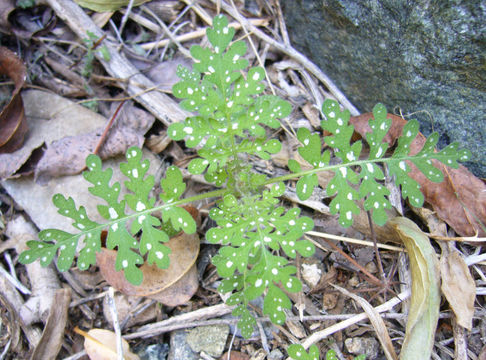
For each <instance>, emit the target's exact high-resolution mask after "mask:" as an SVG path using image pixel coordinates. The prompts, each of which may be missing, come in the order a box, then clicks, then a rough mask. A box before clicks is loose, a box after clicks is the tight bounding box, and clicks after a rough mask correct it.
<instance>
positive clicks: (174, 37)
mask: <svg viewBox="0 0 486 360" xmlns="http://www.w3.org/2000/svg"><path fill="white" fill-rule="evenodd" d="M142 9H143V11H145V12H146V13H147V14H149V15H150V16H152V17H153V18H154V19H155V20H156V21H157V23H158V24H159V25H160V26H161V27H162V29H163V30H164V32H165V33H166V35H167V36H168V37H169V39H170V41H171V42H173V43H174V44H176V45H177V48H178V49H179V51H180V52H181V53H182V54H184V56H186V57H191V54H190V53H189V51H188V50H187V49H186V48H185V47H184V46H182V45H181V43H180V42H179V41H178V40H177V37H176V36H175V35H174V34H172V32H171V31H170V30H169V28H168V27H167V25H165V23H164V22H163V21H162V20H160V19H159V18H158V17H157V15H155V14H154V12H153V11H152V10H150V9H149V8H148V7H146V6H142Z"/></svg>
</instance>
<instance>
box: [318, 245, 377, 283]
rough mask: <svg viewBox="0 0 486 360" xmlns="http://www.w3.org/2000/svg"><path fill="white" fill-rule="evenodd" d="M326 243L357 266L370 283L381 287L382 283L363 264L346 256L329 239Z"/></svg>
mask: <svg viewBox="0 0 486 360" xmlns="http://www.w3.org/2000/svg"><path fill="white" fill-rule="evenodd" d="M324 241H325V242H326V244H328V245H329V246H330V247H332V248H333V249H334V250H336V251H337V252H338V253H340V254H341V255H342V256H343V257H345V258H346V259H347V260H348V261H349V262H350V263H351V264H353V265H354V266H356V267H357V268H358V269H359V270H360V271H361V272H362V273H363V275H364V276H366V277H367V278H368V280H369V281H370V282H372V283H373V284H375V285H378V286H381V281H380V280H379V279H378V278H376V277H375V276H374V275H373V274H371V273H370V272H369V271H368V270H366V268H365V267H364V266H362V265H361V264H359V263H358V262H357V261H356V260H354V259H353V258H352V257H351V256H349V255H348V254H346V253H345V252H344V251H343V250H341V249H340V248H339V247H338V246H336V244H334V243H333V242H331V241H329V240H327V239H324Z"/></svg>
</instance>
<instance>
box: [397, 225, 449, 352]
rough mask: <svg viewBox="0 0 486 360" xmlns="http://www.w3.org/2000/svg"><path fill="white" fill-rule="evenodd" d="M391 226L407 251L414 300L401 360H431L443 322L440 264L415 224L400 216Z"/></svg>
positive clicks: (412, 299) (411, 304) (411, 303)
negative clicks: (440, 311) (439, 327)
mask: <svg viewBox="0 0 486 360" xmlns="http://www.w3.org/2000/svg"><path fill="white" fill-rule="evenodd" d="M389 223H390V225H392V227H393V228H394V229H395V231H396V234H397V237H398V238H400V239H401V240H402V241H403V243H404V245H405V247H406V248H407V252H408V255H409V258H410V270H411V272H412V297H411V301H410V311H409V314H408V321H407V328H406V332H405V339H404V340H403V345H402V351H401V353H400V359H401V360H411V359H429V358H430V354H431V353H432V347H433V346H434V336H435V330H436V328H437V321H438V319H439V305H440V288H439V286H440V279H439V261H438V260H437V255H436V253H435V251H434V248H433V247H432V245H431V244H430V240H429V238H428V237H427V236H425V235H424V233H423V232H422V231H421V230H420V228H419V227H418V226H417V225H416V224H415V223H414V222H413V221H411V220H409V219H407V218H404V217H396V218H394V219H392V220H390V221H389Z"/></svg>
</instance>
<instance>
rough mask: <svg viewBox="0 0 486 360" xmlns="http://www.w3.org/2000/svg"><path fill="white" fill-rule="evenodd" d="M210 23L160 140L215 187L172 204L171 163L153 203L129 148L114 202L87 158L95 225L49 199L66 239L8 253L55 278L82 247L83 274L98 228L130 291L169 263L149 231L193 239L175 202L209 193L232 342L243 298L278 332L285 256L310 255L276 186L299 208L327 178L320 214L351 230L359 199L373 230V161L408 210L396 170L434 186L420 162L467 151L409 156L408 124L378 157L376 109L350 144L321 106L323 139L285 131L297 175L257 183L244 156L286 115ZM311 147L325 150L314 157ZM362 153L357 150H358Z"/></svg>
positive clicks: (452, 159)
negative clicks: (289, 185) (325, 174)
mask: <svg viewBox="0 0 486 360" xmlns="http://www.w3.org/2000/svg"><path fill="white" fill-rule="evenodd" d="M213 26H214V27H213V28H208V29H207V37H208V39H209V42H210V43H211V45H212V47H211V48H203V47H201V46H197V45H196V46H193V47H192V48H191V55H192V56H193V58H194V60H195V63H194V68H193V70H192V71H191V70H189V69H186V68H183V67H180V68H179V69H178V71H177V74H178V76H179V77H180V78H181V81H180V82H179V83H177V84H176V85H174V87H173V94H174V96H175V97H177V98H179V99H182V101H181V103H180V106H181V107H182V108H183V109H185V110H188V111H191V112H193V113H195V114H196V115H194V116H192V117H189V118H187V119H186V120H185V121H184V122H182V123H176V124H172V125H171V126H170V127H169V128H168V135H169V136H170V137H171V138H172V139H174V140H185V144H186V146H187V147H189V148H197V154H198V155H199V157H198V158H195V159H193V160H192V161H191V162H190V163H189V166H188V169H189V172H190V173H192V174H204V177H205V179H206V180H207V181H209V182H211V183H214V185H215V186H217V187H221V189H218V190H215V191H212V192H208V193H205V194H199V195H197V196H193V197H189V198H181V196H182V195H183V193H184V191H185V189H186V185H185V183H184V182H183V178H182V175H181V171H180V170H179V169H178V168H177V167H175V166H171V167H169V168H168V169H167V172H166V174H165V178H163V179H162V180H161V184H160V186H161V188H162V193H161V195H160V198H159V203H158V204H157V206H155V203H156V199H155V198H154V197H151V195H150V194H151V190H152V188H153V186H154V177H153V176H146V172H147V170H148V168H149V162H148V160H142V152H141V150H140V149H138V148H130V149H128V151H127V153H126V159H127V162H126V163H122V164H121V165H120V169H121V171H122V173H123V174H124V175H125V176H126V177H127V181H125V183H124V185H125V187H126V189H127V190H128V191H129V193H128V194H127V195H125V196H124V197H123V199H122V200H120V199H119V194H120V189H121V185H120V184H119V183H114V184H111V177H112V173H113V171H112V169H109V168H108V169H106V170H103V169H102V166H101V160H100V159H99V158H98V157H97V156H95V155H90V156H88V158H87V160H86V165H87V167H88V170H87V171H86V172H84V173H83V176H84V177H85V179H86V180H87V181H88V182H90V183H91V184H92V186H91V187H90V188H89V191H90V192H91V193H92V194H93V195H95V196H97V197H99V198H101V199H103V200H104V201H105V202H106V204H104V205H98V211H99V213H100V214H101V216H102V217H103V218H104V219H106V221H105V222H103V223H101V224H100V223H96V222H94V221H92V220H90V219H89V218H88V216H87V214H86V211H85V209H84V207H82V206H81V207H79V208H78V207H76V205H75V204H74V201H73V199H72V198H65V197H64V196H63V195H60V194H57V195H55V196H54V198H53V202H54V205H55V206H56V207H57V208H58V209H59V213H60V214H62V215H64V216H66V217H69V218H71V219H73V220H74V222H73V226H74V227H75V228H77V230H78V231H77V232H76V233H74V234H72V233H68V232H65V231H61V230H57V229H47V230H42V231H41V232H40V233H39V239H40V241H29V242H28V243H27V245H28V246H29V248H30V249H29V250H27V251H25V252H23V253H22V254H21V255H20V261H21V262H22V263H24V264H27V263H31V262H33V261H35V260H36V259H40V262H41V264H42V265H44V266H46V265H48V264H49V263H50V262H51V261H52V259H53V258H54V256H55V254H56V253H58V258H57V265H58V268H59V270H61V271H65V270H67V269H69V268H70V267H71V265H72V262H73V259H74V257H75V253H76V249H77V247H78V243H79V242H82V243H83V245H84V247H83V248H82V249H81V251H80V252H79V254H78V256H77V266H78V268H79V269H81V270H86V269H88V267H89V266H90V265H93V264H95V261H96V257H95V253H96V252H97V251H100V246H101V244H100V243H101V241H100V236H101V232H102V230H107V231H108V235H107V240H106V247H107V248H108V249H115V248H116V249H117V258H116V265H115V267H116V270H117V271H123V272H124V274H125V277H126V279H127V280H128V281H129V282H130V283H132V284H135V285H137V284H140V283H141V282H142V276H143V275H142V271H141V270H140V269H139V266H140V265H141V264H142V263H143V262H144V261H147V262H148V263H149V264H153V263H155V264H156V265H157V266H158V267H160V268H166V267H167V266H168V265H169V258H168V253H169V249H168V248H167V247H166V246H165V245H164V243H165V242H166V241H168V239H169V235H168V234H167V232H166V230H164V229H165V228H166V227H164V226H161V225H163V224H168V223H170V225H171V226H172V227H173V228H174V229H175V230H176V231H180V230H182V231H184V232H186V233H188V234H191V233H194V232H195V231H196V223H195V222H194V220H193V218H192V217H191V215H190V214H189V213H188V212H187V211H186V210H184V209H183V208H181V207H180V205H182V204H185V203H189V202H192V201H197V200H201V199H204V198H212V197H216V196H217V197H220V200H219V201H218V203H217V206H216V207H214V208H213V209H211V211H210V213H209V216H210V217H211V218H212V219H213V220H214V221H215V222H216V224H217V226H216V227H213V228H211V229H209V230H208V231H207V233H206V239H207V240H208V241H209V242H211V243H215V244H221V248H220V250H219V253H218V254H217V255H216V256H215V257H214V258H213V263H214V265H215V266H216V267H217V270H218V273H219V275H220V276H221V277H222V278H223V280H222V282H221V285H220V286H219V291H220V292H221V293H231V295H230V296H229V297H228V299H227V304H229V305H234V306H235V308H234V311H233V313H234V315H236V316H238V317H239V319H240V320H239V323H238V326H239V328H240V329H241V332H242V334H243V336H245V337H249V336H250V335H251V334H252V332H253V329H254V325H255V318H254V315H253V314H252V312H251V311H250V310H249V307H248V303H249V301H251V300H253V299H255V298H257V297H259V296H261V295H263V296H264V303H263V313H264V314H265V315H268V316H269V318H270V319H271V321H272V322H274V323H275V324H282V323H283V322H284V320H285V312H284V310H285V309H290V307H291V302H290V300H289V298H288V296H287V295H286V293H285V292H286V291H288V292H298V291H300V290H301V288H302V284H301V282H300V280H299V279H298V278H297V277H296V275H295V274H296V267H295V266H294V265H293V264H292V260H290V261H289V259H295V257H296V256H297V253H299V254H300V255H301V256H304V257H308V256H311V255H312V254H313V253H314V246H313V245H312V243H311V242H309V241H308V240H304V239H302V237H303V235H304V233H305V232H307V231H309V230H311V229H312V228H313V226H314V224H313V221H312V219H311V218H309V217H306V216H300V209H299V208H292V209H290V210H287V209H286V208H284V207H283V206H281V205H279V203H280V200H279V198H280V196H281V195H282V194H283V193H284V191H285V184H284V181H286V180H290V179H298V182H297V185H296V191H297V194H298V196H299V198H300V199H302V200H305V199H308V198H309V197H310V196H311V194H312V192H313V190H314V188H315V187H316V186H317V185H318V181H317V173H319V172H321V171H331V172H332V173H333V174H334V177H333V179H332V180H331V181H330V182H329V184H328V186H327V188H326V191H327V194H328V195H329V196H333V199H332V201H331V203H330V210H331V212H332V213H333V214H338V215H339V222H340V224H341V225H343V226H351V225H352V223H353V216H354V215H356V214H358V213H359V212H360V208H359V206H358V205H357V201H358V200H360V199H364V209H365V210H369V211H370V212H371V214H372V218H373V220H374V222H375V223H376V224H378V225H383V224H385V222H386V220H387V215H386V209H388V208H390V207H391V205H390V202H389V200H388V198H387V196H388V195H389V191H388V190H387V188H386V187H385V186H383V183H382V181H383V179H384V175H383V170H382V168H381V167H380V164H381V165H382V166H383V165H384V166H387V167H388V170H389V172H390V174H391V175H393V176H394V177H395V180H396V183H397V184H398V185H399V186H400V188H401V191H402V195H403V197H404V198H405V199H407V200H408V201H409V202H410V204H411V205H413V206H416V207H420V206H422V204H423V201H424V198H423V195H422V193H421V192H420V186H419V184H418V183H417V182H416V181H415V180H413V179H411V178H410V177H409V176H408V173H409V171H410V166H409V164H408V163H407V162H412V163H414V164H415V165H416V166H417V168H418V169H419V170H420V171H422V172H423V173H424V174H425V176H427V178H428V179H430V180H432V181H434V182H441V181H442V179H443V175H442V173H441V171H440V170H439V169H437V168H435V167H434V166H433V165H432V159H437V160H439V161H440V162H442V163H444V164H446V165H447V166H451V167H457V166H458V164H457V161H458V160H461V161H464V160H467V159H468V158H469V153H468V152H467V151H465V150H458V144H456V143H454V144H451V145H449V146H447V147H446V148H445V149H443V150H441V151H439V152H435V151H434V147H435V145H436V143H437V138H438V136H437V134H432V135H431V136H430V137H429V138H428V139H427V141H426V143H425V145H424V147H423V149H422V150H421V151H420V152H419V153H418V154H416V155H413V156H411V155H409V150H410V144H411V142H412V141H413V140H414V139H415V137H416V136H417V134H418V131H419V126H418V123H417V121H413V120H412V121H409V122H408V123H407V124H406V125H405V127H404V129H403V134H402V136H401V137H400V138H399V140H398V144H397V146H396V148H395V149H394V150H393V153H392V155H391V156H389V157H385V155H386V153H387V151H390V150H391V149H388V144H387V143H385V142H383V138H384V136H385V135H386V133H387V132H388V130H389V129H390V126H391V120H389V119H387V118H386V115H387V112H386V109H385V107H384V106H383V105H380V104H378V105H376V106H375V108H374V109H373V114H374V120H370V122H369V125H370V128H371V132H369V133H368V134H367V135H366V139H365V140H366V142H362V141H357V142H354V143H351V142H350V141H351V136H352V134H353V126H352V125H351V124H349V118H350V114H349V112H348V111H341V109H340V107H339V105H338V103H337V102H335V101H332V100H326V101H325V102H324V105H323V107H322V111H323V113H324V115H325V119H324V120H323V121H322V123H321V127H322V129H323V130H326V131H327V132H328V133H330V134H331V135H329V136H325V137H324V138H323V139H322V137H321V135H320V134H319V133H311V132H310V131H309V130H308V129H299V130H298V132H297V137H298V140H299V141H300V143H301V144H302V145H301V146H300V148H299V149H298V151H299V154H300V155H301V156H302V158H303V159H304V160H305V161H306V162H307V163H308V164H309V165H310V166H311V169H309V170H302V168H301V166H300V165H299V163H297V161H295V160H289V164H288V165H289V169H290V170H291V172H292V173H290V174H288V175H285V176H280V177H276V178H268V177H266V176H265V175H262V174H258V173H256V172H255V171H253V169H252V165H251V162H250V161H249V159H250V157H251V156H254V157H258V158H261V159H263V160H269V159H270V156H271V154H275V153H277V152H279V150H280V148H281V143H280V141H279V140H278V139H276V138H272V139H269V138H268V136H267V130H266V129H267V128H271V129H278V128H279V127H280V119H282V118H285V117H287V116H288V115H289V114H290V112H291V106H290V104H289V103H288V102H286V101H284V100H282V99H281V98H279V97H277V96H273V95H264V94H263V93H264V90H265V86H264V78H265V71H264V69H263V68H261V67H252V68H250V69H249V70H248V71H247V72H246V73H243V70H244V69H246V68H247V67H248V60H246V59H245V58H244V57H243V56H244V55H245V53H246V44H245V42H243V41H235V42H232V39H233V36H234V34H235V30H234V29H233V28H231V27H229V26H228V20H227V19H226V18H225V17H224V16H216V17H215V19H214V24H213ZM322 140H323V141H324V143H325V145H326V146H327V148H328V149H327V150H325V151H323V152H322V151H321V149H322V148H323V144H322ZM364 146H366V147H367V148H369V150H368V151H366V152H362V150H363V147H364ZM365 153H366V154H367V155H365ZM332 155H334V156H336V157H337V158H339V161H338V164H334V165H330V159H331V156H332ZM154 213H156V214H157V213H158V214H160V216H158V217H157V216H154ZM159 218H160V219H161V220H159ZM140 234H141V235H140Z"/></svg>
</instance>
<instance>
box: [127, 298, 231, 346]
mask: <svg viewBox="0 0 486 360" xmlns="http://www.w3.org/2000/svg"><path fill="white" fill-rule="evenodd" d="M231 311H233V308H232V307H231V306H228V305H226V304H219V305H215V306H210V307H206V308H202V309H198V310H195V311H192V312H190V313H186V314H182V315H177V316H173V317H171V318H170V319H167V320H162V321H159V322H156V323H153V324H149V325H145V326H142V327H141V328H140V329H138V331H137V332H134V333H131V334H128V335H125V336H124V338H125V339H135V338H138V337H151V336H156V335H158V334H161V333H163V332H165V330H164V329H165V328H167V327H168V326H172V325H184V324H185V323H189V322H193V321H196V320H200V319H205V318H206V319H207V318H214V317H219V316H223V315H227V314H229V313H231Z"/></svg>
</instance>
